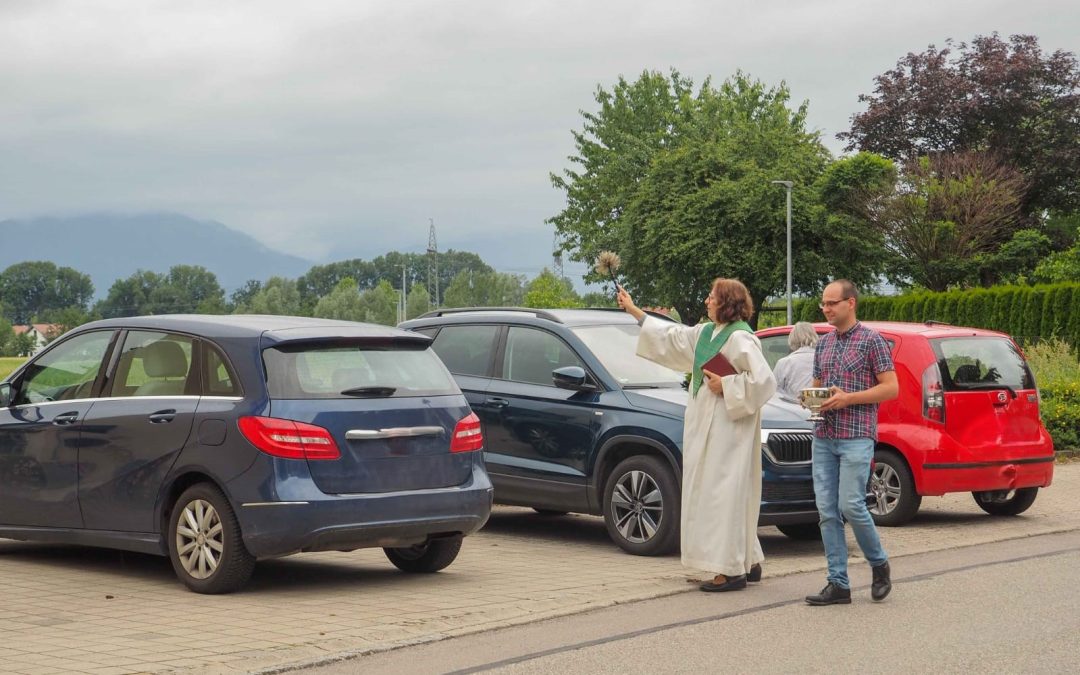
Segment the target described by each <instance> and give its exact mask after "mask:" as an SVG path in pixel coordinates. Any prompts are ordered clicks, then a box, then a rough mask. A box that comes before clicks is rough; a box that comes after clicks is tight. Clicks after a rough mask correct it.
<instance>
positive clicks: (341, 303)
mask: <svg viewBox="0 0 1080 675" xmlns="http://www.w3.org/2000/svg"><path fill="white" fill-rule="evenodd" d="M312 316H317V317H319V318H323V319H340V320H342V321H364V320H365V319H364V308H363V307H362V306H361V305H360V290H359V287H358V286H357V285H356V282H355V281H353V280H352V279H351V278H349V277H346V278H344V279H342V280H341V281H339V282H338V283H337V286H335V287H334V289H333V290H332V291H330V292H329V293H327V294H326V295H324V296H323V297H321V298H319V302H318V303H316V305H315V312H314V314H312Z"/></svg>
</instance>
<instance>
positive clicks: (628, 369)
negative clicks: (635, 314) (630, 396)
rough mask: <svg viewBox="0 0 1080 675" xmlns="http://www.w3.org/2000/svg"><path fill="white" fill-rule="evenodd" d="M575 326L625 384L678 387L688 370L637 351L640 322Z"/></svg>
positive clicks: (607, 366) (587, 344)
mask: <svg viewBox="0 0 1080 675" xmlns="http://www.w3.org/2000/svg"><path fill="white" fill-rule="evenodd" d="M571 330H573V331H574V333H575V334H576V335H577V336H578V337H579V338H581V341H582V342H584V343H585V345H586V346H587V347H588V348H589V350H590V351H592V353H593V354H595V355H596V358H598V359H600V362H601V363H603V364H604V367H605V368H607V370H608V372H609V373H611V375H612V377H614V378H615V379H616V380H618V381H619V384H621V385H622V386H624V387H675V386H679V385H680V384H682V381H683V380H684V379H685V374H684V373H680V372H679V371H677V370H672V369H670V368H666V367H664V366H661V365H660V364H658V363H653V362H652V361H649V360H648V359H645V358H642V357H640V356H638V355H637V342H638V335H639V334H640V333H641V326H639V325H637V324H636V323H628V324H610V325H605V326H578V327H576V328H572V329H571Z"/></svg>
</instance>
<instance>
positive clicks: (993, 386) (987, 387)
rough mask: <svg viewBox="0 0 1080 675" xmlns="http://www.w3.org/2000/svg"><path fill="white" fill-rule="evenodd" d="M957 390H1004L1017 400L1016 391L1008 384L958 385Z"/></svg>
mask: <svg viewBox="0 0 1080 675" xmlns="http://www.w3.org/2000/svg"><path fill="white" fill-rule="evenodd" d="M956 388H957V389H964V390H967V391H983V390H987V391H989V390H993V389H1004V390H1006V391H1008V392H1009V393H1010V394H1012V397H1013V398H1016V389H1013V388H1012V387H1010V386H1009V385H1007V384H994V383H992V382H987V383H985V384H957V385H956Z"/></svg>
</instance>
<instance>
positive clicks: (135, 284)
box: [94, 270, 165, 318]
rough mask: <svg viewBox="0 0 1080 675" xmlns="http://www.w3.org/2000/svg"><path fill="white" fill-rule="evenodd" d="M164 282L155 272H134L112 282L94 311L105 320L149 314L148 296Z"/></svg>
mask: <svg viewBox="0 0 1080 675" xmlns="http://www.w3.org/2000/svg"><path fill="white" fill-rule="evenodd" d="M164 282H165V279H164V277H163V276H162V275H160V274H158V273H157V272H151V271H149V270H136V271H135V272H134V273H133V274H132V275H131V276H129V277H127V278H125V279H117V280H116V281H114V282H113V285H112V286H110V287H109V293H108V295H107V296H106V297H105V299H104V300H102V301H100V302H99V303H97V305H96V306H95V307H94V311H96V312H97V313H98V314H101V315H102V316H103V317H105V318H111V317H117V316H138V315H141V314H149V313H150V312H149V310H148V308H149V303H150V296H151V294H152V293H153V292H154V290H156V289H157V288H158V287H159V286H161V285H162V284H163V283H164Z"/></svg>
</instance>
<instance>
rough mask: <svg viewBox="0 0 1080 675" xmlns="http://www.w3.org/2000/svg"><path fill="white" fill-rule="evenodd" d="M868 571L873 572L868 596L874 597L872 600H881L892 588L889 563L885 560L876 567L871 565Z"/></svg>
mask: <svg viewBox="0 0 1080 675" xmlns="http://www.w3.org/2000/svg"><path fill="white" fill-rule="evenodd" d="M870 571H871V572H873V574H874V583H872V584H870V597H871V598H873V599H874V602H881V601H882V600H884V599H885V596H887V595H888V594H889V591H891V590H892V580H891V579H890V574H891V573H890V571H889V563H888V561H886V562H883V563H881V564H880V565H878V566H877V567H871V568H870Z"/></svg>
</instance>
